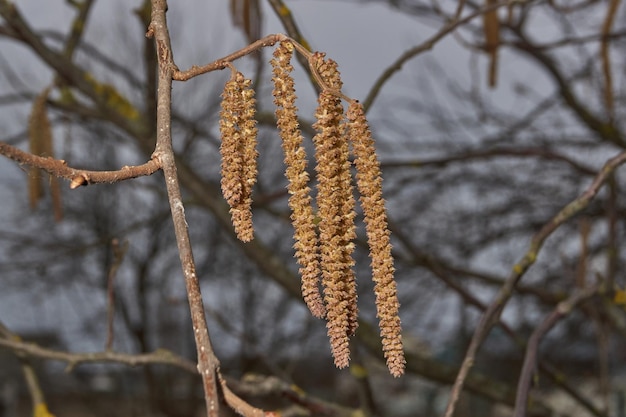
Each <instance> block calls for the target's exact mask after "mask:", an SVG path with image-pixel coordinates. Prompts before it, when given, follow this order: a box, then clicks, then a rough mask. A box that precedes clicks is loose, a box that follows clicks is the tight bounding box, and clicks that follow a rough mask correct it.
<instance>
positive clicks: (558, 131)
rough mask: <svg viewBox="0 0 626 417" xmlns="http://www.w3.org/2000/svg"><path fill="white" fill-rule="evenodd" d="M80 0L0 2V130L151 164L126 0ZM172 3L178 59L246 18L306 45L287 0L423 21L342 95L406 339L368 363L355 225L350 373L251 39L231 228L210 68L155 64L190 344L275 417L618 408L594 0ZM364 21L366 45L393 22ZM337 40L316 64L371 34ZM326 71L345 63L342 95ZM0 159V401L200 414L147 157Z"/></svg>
mask: <svg viewBox="0 0 626 417" xmlns="http://www.w3.org/2000/svg"><path fill="white" fill-rule="evenodd" d="M101 3H106V2H97V1H94V0H83V1H67V2H61V1H58V2H46V4H45V5H42V4H40V3H39V2H27V1H24V2H23V4H22V2H11V1H8V0H0V16H1V17H2V20H0V56H1V59H0V105H1V106H2V112H0V140H1V141H2V143H3V144H4V145H11V146H13V147H17V148H20V149H22V150H25V151H29V152H32V153H34V154H39V155H45V156H53V155H54V157H55V158H57V159H59V160H63V161H65V163H66V164H67V165H68V166H71V167H76V168H84V169H88V170H94V171H96V170H98V171H106V170H111V171H113V170H119V169H120V168H122V167H124V166H139V165H140V164H144V163H146V161H150V160H151V155H152V153H153V151H154V149H155V141H156V139H155V138H156V137H157V130H158V129H157V124H156V123H157V88H158V82H157V75H158V72H157V68H158V66H157V62H158V59H159V56H158V54H157V50H156V48H155V40H154V39H152V38H145V37H144V34H145V33H146V31H147V30H148V28H149V25H150V23H151V19H152V15H151V12H152V5H151V2H150V1H144V2H143V3H141V2H139V1H137V2H132V4H126V3H123V2H120V3H119V4H117V5H116V6H114V7H113V6H109V7H106V6H104V5H102V4H101ZM157 3H158V2H157ZM195 3H196V2H189V4H187V2H185V3H184V4H173V3H172V4H170V5H169V8H170V10H169V12H168V19H169V24H170V31H171V34H172V52H173V54H174V58H175V62H176V64H177V65H178V67H180V69H181V70H182V69H185V68H187V67H191V66H192V65H204V64H205V63H206V62H210V61H212V60H215V59H216V58H218V57H220V56H226V55H228V54H230V53H231V52H233V51H235V50H239V49H240V48H244V47H245V46H246V45H247V44H251V43H253V42H254V41H256V40H257V39H259V38H261V37H263V36H265V35H267V34H269V33H271V32H270V31H269V30H268V26H269V25H268V24H267V22H268V20H269V16H270V15H271V16H272V19H277V21H278V22H279V23H280V25H281V27H280V28H278V27H276V28H272V29H271V31H281V32H283V33H285V34H287V35H289V36H290V37H291V38H293V39H295V40H296V41H298V42H300V43H301V44H302V45H310V46H311V48H312V49H313V50H315V48H316V43H317V42H316V33H315V32H311V33H306V35H307V38H306V39H305V38H304V36H303V34H302V33H300V31H299V29H298V27H299V26H301V25H304V23H305V22H306V21H307V18H308V16H307V15H306V13H304V12H303V13H302V14H299V13H298V8H299V6H301V5H303V4H305V5H306V4H308V5H309V7H310V8H315V7H327V8H328V7H329V6H328V3H330V4H332V6H331V7H337V8H341V10H343V9H344V8H353V9H354V10H357V9H358V8H360V7H380V8H381V9H384V10H387V11H390V13H401V14H403V15H404V16H405V17H406V18H407V19H410V20H411V21H412V22H414V24H415V26H416V27H419V28H420V33H422V34H423V36H422V38H420V39H418V40H417V41H415V43H414V45H413V46H412V47H410V48H407V49H406V50H405V52H404V53H402V54H401V55H399V56H398V57H397V59H395V60H392V61H389V62H384V65H383V67H384V68H386V70H385V71H384V72H383V73H381V74H380V77H379V78H377V79H376V80H375V81H374V82H373V83H371V85H367V86H366V88H365V91H367V94H366V95H365V96H364V97H357V98H359V99H360V100H361V102H362V103H363V105H364V107H365V109H366V110H367V112H368V118H369V120H370V125H371V127H372V130H373V132H374V139H375V140H376V147H377V150H378V156H379V158H380V160H381V162H382V171H383V177H384V182H383V187H384V195H385V199H386V201H387V208H388V210H389V223H390V228H391V231H392V235H391V237H392V243H393V245H394V255H395V266H396V281H397V284H398V293H399V298H400V303H401V310H400V316H401V318H402V324H403V336H404V343H405V354H406V358H407V364H406V371H407V373H406V375H405V376H403V377H402V378H399V379H393V378H392V377H391V376H390V375H389V374H388V373H387V372H386V370H385V369H384V366H383V364H384V362H383V360H382V353H381V349H380V340H379V337H378V335H377V330H376V326H377V324H376V323H377V322H376V317H375V316H376V312H375V308H374V297H373V296H372V295H373V291H372V287H373V284H372V282H371V280H370V279H369V278H368V276H370V275H371V271H370V267H369V260H368V249H367V242H366V237H365V230H361V229H359V230H357V235H358V237H357V245H356V249H355V259H356V266H355V271H356V276H357V277H358V291H359V310H360V312H361V319H360V326H359V329H358V330H357V333H356V337H355V338H354V342H353V346H352V351H353V352H352V353H353V357H352V362H351V365H350V369H349V371H348V370H337V369H335V368H334V366H333V360H332V358H331V356H330V349H329V348H328V340H327V338H326V336H325V332H326V328H325V324H324V322H323V321H321V320H319V319H316V318H314V317H312V316H311V315H310V313H309V312H308V311H307V310H306V307H305V306H304V304H303V302H302V297H301V295H300V280H299V277H298V274H297V271H298V267H297V265H296V262H295V261H294V259H293V249H292V245H293V239H292V235H293V229H292V225H291V223H290V220H289V216H290V213H289V207H288V205H287V200H288V198H289V194H288V192H287V189H286V186H287V181H286V180H285V178H284V174H283V173H284V166H283V162H282V161H283V155H282V151H281V143H280V139H279V136H278V132H277V129H276V121H275V119H274V106H273V104H272V96H271V90H272V85H271V67H270V66H269V64H268V62H269V59H270V57H271V50H272V49H273V48H262V49H258V50H256V51H255V52H254V53H252V54H249V55H247V56H246V57H245V58H243V59H241V60H237V61H236V62H235V65H236V66H237V68H238V69H239V70H240V71H242V72H243V73H244V74H245V75H246V76H247V77H250V78H252V79H253V82H254V87H255V90H256V99H257V108H258V110H257V121H258V125H257V127H258V129H259V138H258V143H259V145H258V150H259V154H260V159H259V165H258V169H259V175H258V182H257V184H256V185H255V188H254V191H253V213H254V225H255V231H256V235H255V239H254V240H253V241H251V242H249V243H242V242H240V241H239V240H237V239H236V238H235V234H234V231H233V229H232V225H231V219H230V214H229V212H228V206H227V204H226V202H225V201H224V199H223V197H222V195H221V192H220V155H219V148H220V137H219V117H220V115H219V113H220V94H221V92H222V88H223V86H224V83H225V82H226V81H227V79H228V76H229V73H230V72H229V71H228V70H227V71H221V72H211V73H209V74H205V75H202V76H199V77H195V78H193V79H191V80H189V81H186V82H176V81H175V82H174V85H173V105H172V114H171V126H172V137H173V146H174V151H175V154H176V164H177V167H178V176H179V180H180V183H181V187H182V191H183V201H182V202H183V204H184V207H185V213H186V215H187V222H188V224H189V226H190V235H191V236H190V238H191V243H192V246H193V249H194V255H195V260H196V273H197V276H198V277H199V279H200V284H201V287H202V292H203V297H204V306H205V309H206V313H207V320H208V328H209V330H210V332H211V335H212V342H213V347H214V349H215V352H216V355H217V357H218V358H219V360H220V362H221V372H222V374H223V375H224V377H225V378H226V380H227V382H228V386H229V387H231V388H232V389H233V391H234V392H236V393H237V394H238V395H240V396H241V397H243V398H244V399H245V400H246V401H248V402H249V403H250V404H253V405H255V406H257V407H260V408H263V409H265V410H280V412H281V413H282V414H281V415H283V416H321V415H328V416H348V415H366V416H385V417H393V416H422V415H423V416H431V415H442V414H444V413H447V415H452V413H453V412H454V415H457V416H473V415H493V416H500V415H502V416H508V415H513V414H514V413H515V415H517V416H522V415H538V416H547V415H568V416H577V415H580V416H586V415H596V416H609V415H611V416H622V415H624V413H626V406H625V405H624V404H625V400H624V395H625V392H624V390H625V387H626V385H625V382H626V379H625V378H626V367H625V366H624V355H623V352H624V347H625V344H624V335H625V334H626V314H625V312H624V305H626V293H625V292H624V288H625V286H626V282H625V279H624V276H623V273H622V266H623V262H624V257H625V256H626V251H625V248H624V245H623V243H622V242H623V239H624V222H623V218H624V209H625V204H626V201H625V199H624V198H623V193H622V188H623V187H624V185H623V181H625V180H626V178H625V177H624V174H623V172H622V171H621V170H620V169H619V166H620V165H621V164H622V163H623V162H624V161H626V154H624V148H625V147H626V133H625V130H626V125H625V123H624V121H625V120H626V114H624V112H625V110H624V101H625V100H626V91H625V88H626V84H625V83H624V81H625V80H624V71H623V68H624V65H625V62H624V58H623V56H624V54H623V53H622V52H623V50H624V47H625V46H626V24H625V22H626V19H625V13H626V11H625V10H624V7H623V5H621V2H620V1H619V0H607V1H598V0H581V1H576V2H567V1H558V0H538V1H503V2H497V1H494V0H486V1H485V2H483V3H475V2H471V1H463V0H450V1H448V0H442V1H422V0H395V1H389V2H386V1H383V0H379V1H377V2H376V3H379V4H377V5H376V6H374V5H373V4H372V3H375V2H371V1H370V2H361V1H358V0H353V1H351V2H339V1H336V2H335V1H332V2H322V3H320V5H317V4H313V2H311V4H309V2H304V1H300V2H298V1H291V2H286V4H283V2H282V1H280V0H267V1H265V0H258V1H254V0H249V1H238V0H232V1H231V2H230V4H229V5H228V6H229V8H227V7H225V6H224V5H221V6H219V7H218V6H216V5H213V3H214V2H197V3H198V4H195ZM215 3H217V2H215ZM322 5H323V6H322ZM48 8H49V9H50V10H51V12H50V17H49V18H48V17H47V12H46V11H45V10H46V9H48ZM52 10H54V12H52ZM216 13H221V14H222V15H221V16H219V19H220V21H223V20H225V19H226V18H231V21H232V25H231V24H230V22H229V23H228V24H226V23H224V24H223V25H224V27H222V28H217V29H216V30H215V33H214V32H213V29H212V28H210V27H208V25H206V24H202V22H206V21H208V19H209V17H211V16H213V17H214V16H215V15H216ZM228 15H230V16H228ZM52 19H54V21H52ZM345 19H346V25H347V26H348V27H349V26H350V25H349V17H345ZM48 20H50V21H48ZM41 22H44V23H43V24H42V23H41ZM375 25H382V22H375V24H374V25H373V29H372V30H375V31H380V37H381V38H382V37H384V32H385V31H393V30H394V28H393V27H376V26H375ZM51 28H54V29H51ZM318 30H319V31H320V33H321V32H323V31H324V28H323V27H322V28H318ZM348 30H349V29H346V31H348ZM242 35H243V36H242ZM319 36H321V34H320V35H319ZM340 42H341V39H337V43H340ZM351 47H353V49H351V50H350V53H351V54H352V55H350V54H348V53H347V52H346V56H332V55H331V54H330V53H329V57H330V58H332V59H334V60H336V61H337V62H338V63H339V68H340V70H341V68H342V66H343V65H347V64H348V63H349V62H350V60H351V56H353V55H354V54H357V53H359V52H360V51H362V52H363V54H367V55H368V56H369V57H370V58H369V59H371V61H372V62H374V61H378V59H379V54H380V53H381V51H379V50H377V49H376V48H372V47H369V48H368V45H353V46H351ZM218 62H219V61H218ZM301 64H302V65H298V64H297V63H296V62H295V60H294V62H293V65H294V66H295V67H296V81H297V82H296V92H297V94H298V96H299V98H298V104H299V106H300V108H301V111H300V114H299V115H300V117H301V129H302V130H303V132H304V134H305V136H306V143H305V146H306V147H307V150H312V147H313V144H312V143H311V141H310V139H311V137H312V136H313V134H314V130H313V128H312V123H313V122H314V118H313V113H314V108H315V97H316V92H315V90H314V89H315V88H316V87H315V86H316V84H315V83H313V82H312V81H311V80H310V75H309V67H308V65H307V63H306V62H302V63H301ZM183 67H185V68H183ZM351 82H353V81H351V80H350V79H349V78H347V77H346V76H344V84H345V85H346V86H347V89H348V90H349V89H350V88H351V87H350V84H351ZM51 86H52V87H51ZM311 87H313V88H311ZM46 123H49V125H50V127H51V129H49V130H47V131H48V132H49V134H50V137H46V134H45V133H42V132H45V131H46V129H45V128H42V124H43V125H45V124H46ZM44 127H45V126H44ZM7 149H9V148H8V147H6V146H4V147H2V149H1V151H2V153H3V154H4V155H7V156H11V155H9V154H10V151H9V150H7ZM147 168H150V166H148V167H147ZM1 169H2V173H3V175H2V179H1V180H0V193H1V195H2V199H3V204H2V206H1V207H2V210H1V211H0V216H2V217H1V219H2V220H1V221H0V248H1V249H0V288H1V291H0V324H2V325H1V326H0V348H2V350H0V361H1V362H0V402H1V403H2V404H1V405H0V416H2V415H3V414H2V413H3V412H4V415H5V416H13V415H26V414H28V413H31V411H30V410H31V408H33V410H34V411H37V410H39V411H40V412H44V413H47V412H48V411H47V410H49V412H51V413H54V414H56V415H57V416H65V415H72V413H74V414H77V415H83V416H86V415H94V416H101V415H102V416H104V415H111V414H113V413H114V414H116V415H164V416H195V415H204V413H205V411H203V406H204V397H205V393H204V392H203V387H202V382H201V380H200V378H199V377H198V375H197V371H196V367H195V366H196V365H195V363H196V346H195V344H194V331H193V329H192V326H191V325H190V321H189V305H188V302H187V301H186V300H187V292H186V290H185V287H184V286H183V282H184V280H183V273H182V271H181V267H180V260H179V251H178V248H177V246H176V236H175V233H174V230H173V228H172V221H171V218H172V217H171V214H170V205H169V204H168V193H167V191H166V189H165V187H164V186H163V185H164V175H163V174H162V173H161V172H156V173H154V175H151V176H142V177H139V178H135V179H130V180H126V181H121V182H117V183H114V184H93V185H89V186H83V187H74V189H70V188H69V187H68V184H70V182H68V181H65V180H63V179H59V178H56V177H54V176H50V175H48V174H47V173H45V172H43V171H41V170H38V169H32V168H30V167H29V166H27V165H23V164H15V163H14V162H11V161H9V160H8V159H5V160H4V162H3V163H2V164H1ZM310 175H311V177H312V178H315V171H314V170H313V168H312V165H310ZM166 176H167V175H166ZM87 182H89V181H87ZM76 185H79V184H76ZM357 216H358V217H359V219H360V218H361V217H362V213H360V212H359V213H358V215H357ZM16 317H17V318H16ZM24 317H27V318H28V319H24ZM18 318H19V319H18ZM25 322H27V324H26V325H25ZM29 336H32V339H29ZM44 336H45V337H44ZM30 342H32V343H30ZM164 349H166V350H164ZM87 351H89V352H98V353H95V354H94V355H93V356H87V355H85V354H83V353H80V352H87ZM168 352H169V353H168ZM142 355H143V356H142ZM464 359H465V360H464ZM59 361H60V362H61V363H63V366H62V367H58V366H57V365H58V363H59ZM472 363H473V366H471V365H472ZM4 364H6V366H5V365H4ZM68 364H69V365H71V369H70V370H71V372H69V373H67V374H64V373H63V367H64V366H66V365H68ZM129 365H136V366H135V367H130V366H129ZM466 371H468V373H467V375H465V372H466ZM535 375H536V376H537V378H533V377H534V376H535ZM455 381H456V383H455ZM451 386H453V387H454V388H453V390H452V392H453V395H452V396H450V395H449V393H450V392H451V390H450V387H451ZM461 391H463V393H464V394H467V395H463V396H462V397H461V398H460V400H459V401H460V402H458V403H457V402H455V401H453V400H450V398H452V399H454V398H455V395H454V393H457V392H461ZM528 397H530V400H527V398H528ZM42 404H43V405H46V408H45V409H44V411H42V409H41V408H39V409H38V408H37V405H42ZM446 404H447V406H446ZM527 405H528V409H526V407H527ZM221 412H222V413H227V412H228V407H221ZM11 413H13V414H11ZM356 413H361V414H356ZM37 415H38V416H39V415H46V414H37ZM224 415H227V414H224ZM250 415H253V414H250Z"/></svg>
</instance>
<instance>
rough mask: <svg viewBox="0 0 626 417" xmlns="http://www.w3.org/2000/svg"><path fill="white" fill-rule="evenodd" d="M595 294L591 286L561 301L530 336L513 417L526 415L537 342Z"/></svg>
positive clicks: (535, 360)
mask: <svg viewBox="0 0 626 417" xmlns="http://www.w3.org/2000/svg"><path fill="white" fill-rule="evenodd" d="M597 292H598V286H593V287H589V288H586V289H584V290H582V291H580V292H578V293H576V294H574V295H572V296H571V297H570V298H568V299H567V300H564V301H561V302H560V303H559V304H558V305H557V306H556V308H555V309H554V310H553V311H552V313H550V314H549V315H548V317H546V318H545V320H544V321H543V322H542V323H541V324H540V325H539V326H538V327H537V328H536V329H535V331H534V332H533V334H532V335H531V336H530V339H529V340H528V346H527V347H526V355H525V356H524V364H523V365H522V372H521V374H520V377H519V381H518V384H517V397H516V401H515V411H514V414H513V417H525V416H526V415H527V414H526V411H527V410H526V408H527V404H528V391H529V389H530V385H531V382H532V377H533V374H534V371H535V368H536V365H537V356H538V351H539V342H540V341H541V339H542V338H543V337H544V336H545V334H546V333H547V332H548V331H549V330H550V329H551V328H552V327H553V326H554V325H555V324H556V323H557V322H558V321H559V320H561V319H562V318H564V317H566V316H567V315H568V314H569V313H571V312H572V310H573V309H574V308H575V307H576V306H577V305H578V304H580V303H581V302H583V301H585V300H587V299H588V298H590V297H592V296H594V295H595V294H597Z"/></svg>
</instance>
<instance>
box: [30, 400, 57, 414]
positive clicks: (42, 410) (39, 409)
mask: <svg viewBox="0 0 626 417" xmlns="http://www.w3.org/2000/svg"><path fill="white" fill-rule="evenodd" d="M33 417H54V414H52V413H51V412H50V411H48V406H47V405H46V403H39V404H37V405H36V406H35V410H34V412H33Z"/></svg>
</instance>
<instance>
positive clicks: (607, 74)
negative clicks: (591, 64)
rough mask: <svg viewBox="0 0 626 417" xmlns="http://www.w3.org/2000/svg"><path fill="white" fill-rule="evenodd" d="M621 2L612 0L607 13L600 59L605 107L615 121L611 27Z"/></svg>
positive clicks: (610, 117)
mask: <svg viewBox="0 0 626 417" xmlns="http://www.w3.org/2000/svg"><path fill="white" fill-rule="evenodd" d="M620 2H621V0H611V1H610V2H609V7H608V9H607V11H606V17H605V18H604V23H603V24H602V41H601V43H600V58H601V59H602V72H603V73H604V107H605V109H606V112H607V114H608V116H609V120H612V119H613V110H614V104H613V102H614V100H613V76H612V74H611V70H612V68H611V57H610V55H609V38H608V35H609V33H611V27H612V26H613V22H614V21H615V16H617V9H618V8H619V5H620Z"/></svg>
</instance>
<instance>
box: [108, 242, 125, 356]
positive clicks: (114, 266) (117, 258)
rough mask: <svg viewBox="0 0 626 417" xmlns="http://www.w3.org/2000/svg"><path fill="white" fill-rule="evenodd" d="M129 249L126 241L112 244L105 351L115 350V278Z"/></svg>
mask: <svg viewBox="0 0 626 417" xmlns="http://www.w3.org/2000/svg"><path fill="white" fill-rule="evenodd" d="M127 249H128V241H125V242H124V243H123V244H122V245H120V242H119V240H118V239H113V241H112V242H111V250H112V251H113V261H112V262H111V266H110V267H109V274H108V277H107V340H106V344H105V348H104V349H105V350H107V351H109V350H112V349H113V335H114V332H113V321H114V318H115V277H117V271H118V269H119V267H120V265H121V264H122V261H123V260H124V255H125V254H126V250H127Z"/></svg>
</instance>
